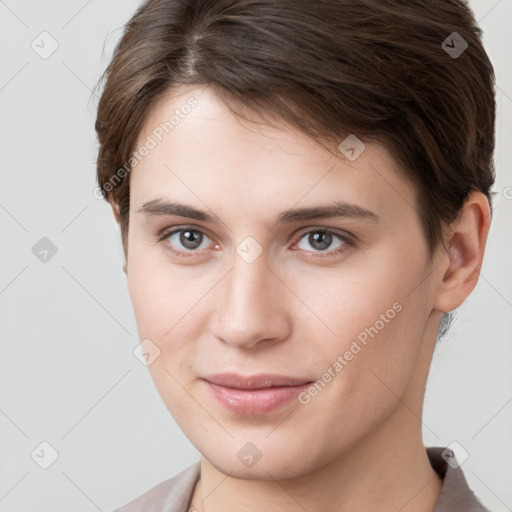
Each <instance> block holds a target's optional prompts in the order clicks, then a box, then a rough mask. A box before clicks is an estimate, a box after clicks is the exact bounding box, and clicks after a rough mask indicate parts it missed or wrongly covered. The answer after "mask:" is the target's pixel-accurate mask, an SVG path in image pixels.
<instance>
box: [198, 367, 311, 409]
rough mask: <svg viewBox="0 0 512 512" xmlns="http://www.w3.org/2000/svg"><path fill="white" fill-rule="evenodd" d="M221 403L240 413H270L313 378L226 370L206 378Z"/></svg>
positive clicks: (211, 391) (208, 385)
mask: <svg viewBox="0 0 512 512" xmlns="http://www.w3.org/2000/svg"><path fill="white" fill-rule="evenodd" d="M202 380H203V381H204V382H205V383H206V386H207V388H208V390H209V392H210V394H211V396H213V397H214V398H215V399H216V400H217V401H218V402H219V403H220V404H221V405H223V406H224V407H225V408H227V409H228V410H230V411H232V412H236V413H238V414H247V415H257V414H264V413H266V412H269V411H271V410H273V409H275V408H277V407H279V406H280V405H283V404H284V403H285V402H288V401H289V400H291V399H292V398H294V397H296V396H297V395H298V394H299V393H300V392H301V391H303V390H304V389H306V388H307V387H308V386H309V385H310V384H311V383H312V381H309V380H306V379H300V378H295V377H288V376H284V375H273V374H260V375H251V376H242V375H238V374H235V373H224V374H217V375H211V376H208V377H205V378H203V379H202Z"/></svg>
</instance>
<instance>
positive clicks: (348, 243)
mask: <svg viewBox="0 0 512 512" xmlns="http://www.w3.org/2000/svg"><path fill="white" fill-rule="evenodd" d="M181 231H193V232H195V233H200V234H202V235H205V236H206V237H208V238H210V237H209V236H208V235H207V234H206V233H205V232H204V231H201V230H200V229H196V228H194V227H192V226H190V227H186V226H185V227H181V228H178V229H171V230H168V231H165V232H164V233H162V234H161V235H160V236H159V237H158V242H159V243H164V242H165V240H166V239H167V238H169V237H170V236H172V235H174V234H175V233H179V232H181ZM311 233H326V234H329V235H333V236H334V237H337V238H339V239H340V240H341V241H342V242H343V244H342V245H340V246H339V247H338V248H336V249H334V250H331V251H306V252H309V253H311V255H310V256H308V257H309V258H332V257H334V256H338V255H339V254H341V253H344V252H345V251H347V250H348V249H350V248H351V247H353V246H355V241H354V240H353V239H352V238H350V237H349V236H347V235H342V234H340V233H338V232H336V231H333V230H332V229H329V228H315V229H310V230H309V231H303V232H301V233H300V234H299V235H298V238H297V240H296V241H295V242H294V244H296V243H298V242H300V241H301V240H302V238H304V236H305V235H309V234H311ZM164 245H165V248H166V250H168V251H170V252H171V253H173V254H175V255H177V256H179V257H184V258H188V257H191V256H194V255H196V254H197V253H199V252H200V251H201V250H203V249H199V250H198V249H195V250H192V249H191V250H189V251H180V250H178V249H174V248H173V247H172V246H171V245H170V244H164ZM298 250H299V251H300V250H301V249H298Z"/></svg>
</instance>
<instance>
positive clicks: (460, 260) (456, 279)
mask: <svg viewBox="0 0 512 512" xmlns="http://www.w3.org/2000/svg"><path fill="white" fill-rule="evenodd" d="M490 221H491V210H490V206H489V201H488V200H487V197H486V196H485V195H484V194H483V193H482V192H479V191H474V192H472V193H471V194H470V196H469V197H468V199H467V201H466V203H465V205H464V207H463V209H462V211H461V213H460V215H459V217H458V218H457V219H456V220H455V221H453V223H452V224H451V225H450V226H449V234H448V235H446V241H445V244H446V247H447V251H446V250H444V249H443V250H444V254H443V258H442V259H443V261H446V265H447V268H446V270H445V272H444V275H443V276H442V281H441V282H440V283H438V289H437V293H436V295H437V296H436V301H435V309H437V310H439V311H442V312H444V313H447V312H449V311H453V310H454V309H456V308H458V307H459V306H460V305H461V304H462V303H463V302H464V301H465V300H466V298H467V297H468V296H469V295H470V293H471V292H472V291H473V289H474V288H475V286H476V284H477V282H478V277H479V275H480V269H481V268H482V261H483V256H484V252H485V244H486V242H487V235H488V233H489V228H490Z"/></svg>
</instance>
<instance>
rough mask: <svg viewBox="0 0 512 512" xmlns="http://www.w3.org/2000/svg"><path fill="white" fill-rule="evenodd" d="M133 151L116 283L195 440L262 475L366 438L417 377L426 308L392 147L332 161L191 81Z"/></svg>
mask: <svg viewBox="0 0 512 512" xmlns="http://www.w3.org/2000/svg"><path fill="white" fill-rule="evenodd" d="M186 105H188V107H187V106H186ZM173 115H174V118H173V119H172V120H171V123H172V128H169V126H170V125H169V123H168V124H167V125H165V124H164V123H165V122H168V121H169V119H170V118H171V116H173ZM162 126H165V127H166V128H167V132H168V133H166V130H165V129H162ZM148 137H149V138H148ZM150 139H151V140H153V142H150ZM160 139H161V140H160ZM340 142H341V140H340ZM144 144H145V145H146V147H150V149H149V151H148V152H147V154H146V155H145V156H144V157H143V158H142V159H141V161H140V162H139V163H138V164H137V165H136V166H135V167H134V168H133V170H132V172H131V176H130V180H131V181H130V186H131V197H130V214H129V234H128V255H127V280H128V289H129V294H130V297H131V300H132V303H133V307H134V312H135V317H136V321H137V326H138V330H139V335H140V339H141V340H150V341H145V342H144V343H146V344H148V343H149V345H147V347H151V349H150V350H149V352H150V353H152V354H153V356H150V358H151V359H150V361H149V362H150V364H149V370H150V372H151V375H152V378H153V380H154V382H155V384H156V386H157V388H158V391H159V393H160V394H161V396H162V398H163V400H164V402H165V404H166V406H167V407H168V409H169V411H170V412H171V414H172V415H173V417H174V418H175V420H176V421H177V423H178V424H179V425H180V427H181V428H182V430H183V431H184V433H185V434H186V435H187V436H188V438H189V439H190V440H191V442H192V443H193V444H194V445H195V446H196V447H197V449H198V450H199V451H200V452H201V453H202V454H203V456H204V457H205V458H206V459H207V460H208V461H210V462H211V463H212V464H213V465H214V466H215V467H217V468H218V469H220V470H221V471H223V472H224V473H226V474H227V473H232V476H235V477H236V476H239V477H241V478H252V479H262V480H263V479H268V473H270V474H272V475H273V476H274V477H275V478H286V477H294V476H298V475H303V474H306V473H308V472H309V471H312V470H314V469H317V468H321V467H323V466H326V465H327V464H329V463H331V462H332V461H334V460H335V459H336V458H339V457H341V456H342V455H343V454H344V453H347V452H348V451H349V450H350V449H351V448H353V447H356V446H358V445H360V444H361V443H363V440H365V439H368V438H369V437H371V436H372V435H376V434H377V433H378V432H379V430H380V429H382V427H383V425H384V424H385V423H386V422H387V421H388V420H389V419H390V418H391V417H393V415H394V414H395V413H396V411H397V410H398V404H399V400H398V397H400V398H402V397H404V396H406V395H407V394H408V393H410V389H409V388H410V386H411V385H412V384H411V383H412V382H415V379H414V375H415V371H416V370H417V365H418V361H417V359H418V356H419V354H422V353H423V352H422V346H423V345H424V344H425V343H427V342H426V341H425V332H426V326H427V324H428V323H429V322H430V321H431V320H430V317H431V313H432V309H433V306H432V304H433V298H432V295H433V294H432V284H431V280H432V279H431V278H432V275H431V271H432V269H433V264H432V262H430V260H429V259H428V256H427V249H426V242H425V239H424V235H423V232H422V230H421V226H420V221H419V218H418V216H417V214H416V212H415V209H414V205H415V204H416V196H415V191H414V189H413V187H412V185H411V184H410V183H409V182H408V181H407V180H406V179H405V178H404V177H403V176H402V175H401V174H400V173H399V172H398V170H397V167H396V164H395V163H394V161H393V160H392V159H391V157H390V156H389V154H388V153H387V152H386V151H385V150H384V148H383V147H381V146H379V145H370V144H367V145H366V147H365V149H364V151H363V152H362V153H361V154H360V155H359V156H358V157H357V158H356V159H355V160H350V159H349V158H347V157H346V156H345V155H344V153H343V152H341V151H339V150H338V152H337V154H336V155H334V154H333V153H330V152H329V151H327V150H326V149H325V148H323V147H321V146H320V145H318V144H316V143H315V142H313V141H312V140H310V139H309V138H307V137H306V136H305V135H302V134H300V133H298V132H297V131H294V130H292V129H290V128H287V127H285V126H284V125H283V126H282V127H279V128H278V127H274V128H271V127H270V126H269V125H268V124H267V125H265V124H254V123H249V122H247V121H240V120H239V119H237V118H236V117H234V116H233V114H232V113H231V112H230V111H229V109H228V108H227V107H226V106H225V105H223V104H222V103H221V102H219V101H218V100H217V98H216V96H215V94H214V92H213V91H212V90H211V89H210V88H208V87H207V88H197V87H191V86H188V87H183V88H181V89H176V90H174V91H172V93H170V94H168V95H167V96H166V97H165V98H163V99H162V100H161V101H160V103H159V104H158V105H157V106H156V108H155V109H154V110H153V112H152V113H151V115H150V116H149V117H148V118H147V120H146V124H145V126H144V128H143V129H142V130H141V132H140V134H139V137H138V141H137V144H136V148H140V147H141V146H143V145H144ZM153 146H154V147H153ZM143 152H144V153H146V151H144V150H142V151H141V153H143ZM171 203H172V204H171ZM173 205H174V206H173ZM177 205H180V206H179V207H178V206H177ZM329 212H330V215H328V213H329ZM434 275H435V274H434ZM432 342H433V340H432ZM155 355H156V356H157V357H156V358H155ZM421 357H423V356H421ZM153 358H154V360H153ZM233 374H235V375H234V376H233ZM269 375H270V377H269ZM276 376H280V377H281V378H282V379H284V380H279V378H278V377H276ZM249 377H261V379H257V378H254V379H251V378H249ZM411 377H413V378H411ZM286 379H287V380H286ZM291 379H295V380H291ZM423 384H424V383H423ZM271 387H272V388H273V389H271ZM257 388H259V390H257ZM390 390H393V392H390ZM416 394H417V395H418V396H419V395H420V394H421V393H416ZM415 396H416V395H415ZM259 457H260V460H259V461H258V460H257V459H258V458H259ZM254 460H255V461H256V462H257V463H254V462H251V461H254ZM267 472H268V473H267Z"/></svg>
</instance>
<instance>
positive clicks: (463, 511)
mask: <svg viewBox="0 0 512 512" xmlns="http://www.w3.org/2000/svg"><path fill="white" fill-rule="evenodd" d="M427 455H428V458H429V460H430V464H431V466H432V468H433V469H434V470H435V471H436V473H437V474H438V475H439V477H440V478H441V480H442V481H443V488H442V490H441V494H440V496H439V499H438V501H437V504H436V508H435V509H434V512H489V510H488V509H487V508H485V507H484V506H483V505H482V504H481V503H480V501H479V500H478V498H477V497H476V495H475V494H474V493H473V491H472V490H471V489H470V487H469V485H468V483H467V481H466V478H465V476H464V473H463V472H462V469H461V468H460V464H459V463H458V461H457V459H456V457H455V454H454V452H453V451H452V450H450V448H445V447H439V446H435V447H429V448H427Z"/></svg>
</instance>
